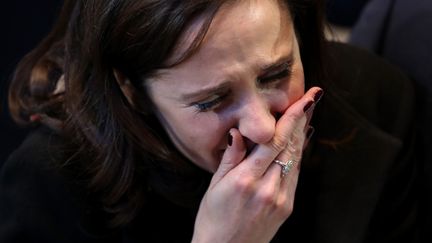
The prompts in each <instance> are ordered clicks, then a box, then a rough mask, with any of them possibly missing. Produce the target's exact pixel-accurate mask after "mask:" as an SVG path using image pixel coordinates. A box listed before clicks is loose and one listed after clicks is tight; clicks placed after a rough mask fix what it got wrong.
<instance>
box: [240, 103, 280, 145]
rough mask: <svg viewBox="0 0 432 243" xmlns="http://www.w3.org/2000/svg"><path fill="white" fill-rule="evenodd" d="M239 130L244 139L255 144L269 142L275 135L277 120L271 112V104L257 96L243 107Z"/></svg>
mask: <svg viewBox="0 0 432 243" xmlns="http://www.w3.org/2000/svg"><path fill="white" fill-rule="evenodd" d="M241 110H242V111H241V113H240V118H239V124H238V129H239V131H240V133H241V134H242V135H243V137H245V138H247V140H250V141H251V142H253V143H255V144H263V143H266V142H269V141H270V140H271V139H272V138H273V136H274V133H275V127H276V118H275V117H274V115H273V114H272V112H271V107H270V105H269V102H268V101H266V99H265V98H264V97H260V96H259V95H255V96H254V97H251V98H250V99H249V100H248V101H247V102H246V103H245V104H244V105H243V107H242V109H241Z"/></svg>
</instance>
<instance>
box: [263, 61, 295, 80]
mask: <svg viewBox="0 0 432 243" xmlns="http://www.w3.org/2000/svg"><path fill="white" fill-rule="evenodd" d="M291 66H292V64H291V63H284V64H283V65H282V67H283V69H282V70H280V71H278V72H277V73H275V74H273V75H270V76H267V77H263V78H258V79H257V83H258V84H271V83H273V82H276V81H280V80H281V79H284V78H286V77H290V76H291V73H292V69H291Z"/></svg>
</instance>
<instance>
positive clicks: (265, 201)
mask: <svg viewBox="0 0 432 243" xmlns="http://www.w3.org/2000/svg"><path fill="white" fill-rule="evenodd" d="M257 200H258V202H259V203H260V204H261V205H263V206H265V207H271V208H274V207H276V197H275V195H274V193H273V191H271V190H265V191H260V192H259V193H258V194H257Z"/></svg>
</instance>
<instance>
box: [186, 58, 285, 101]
mask: <svg viewBox="0 0 432 243" xmlns="http://www.w3.org/2000/svg"><path fill="white" fill-rule="evenodd" d="M293 57H294V55H293V52H292V51H291V52H290V53H289V54H288V55H284V56H281V57H279V58H278V59H277V60H276V61H272V62H271V63H268V64H264V65H261V67H260V74H259V76H260V75H262V74H264V75H265V74H266V73H268V72H270V71H272V70H274V69H277V68H279V67H280V66H281V65H283V64H284V63H287V62H293V60H294V59H293ZM229 83H230V82H229V81H225V82H222V83H220V84H218V85H216V86H214V87H209V88H203V89H200V90H197V91H195V92H192V93H188V94H183V95H181V97H180V99H182V100H191V99H194V98H196V97H199V96H204V95H207V94H217V93H223V92H225V91H226V90H228V89H229V86H230V84H229Z"/></svg>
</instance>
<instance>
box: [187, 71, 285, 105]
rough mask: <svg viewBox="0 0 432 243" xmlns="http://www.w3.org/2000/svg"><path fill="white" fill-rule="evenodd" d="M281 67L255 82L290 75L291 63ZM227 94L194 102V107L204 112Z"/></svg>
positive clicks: (263, 81)
mask: <svg viewBox="0 0 432 243" xmlns="http://www.w3.org/2000/svg"><path fill="white" fill-rule="evenodd" d="M282 66H283V69H282V70H281V71H279V72H277V73H275V74H273V75H270V76H268V77H264V78H258V79H257V82H258V83H259V84H271V83H273V82H276V81H280V80H282V79H284V78H287V77H290V76H291V73H292V70H291V63H284V64H283V65H282ZM226 96H228V95H227V94H226V95H218V96H217V97H216V98H215V99H213V100H210V101H205V102H196V103H194V104H193V105H194V106H195V107H196V109H197V112H206V111H209V110H211V109H214V108H216V107H217V106H218V105H219V104H221V103H222V101H223V99H224V98H225V97H226Z"/></svg>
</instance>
